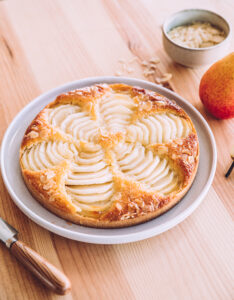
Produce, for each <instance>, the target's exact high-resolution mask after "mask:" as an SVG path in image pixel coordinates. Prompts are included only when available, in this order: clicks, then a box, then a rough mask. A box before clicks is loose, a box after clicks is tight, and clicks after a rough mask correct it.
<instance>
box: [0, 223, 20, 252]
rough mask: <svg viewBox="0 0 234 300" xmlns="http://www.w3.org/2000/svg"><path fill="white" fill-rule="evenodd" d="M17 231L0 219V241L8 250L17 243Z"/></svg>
mask: <svg viewBox="0 0 234 300" xmlns="http://www.w3.org/2000/svg"><path fill="white" fill-rule="evenodd" d="M17 234H18V231H17V230H16V229H15V228H14V227H12V226H11V225H10V224H7V222H5V221H4V220H3V219H2V218H1V217H0V240H1V241H2V242H3V243H4V244H5V245H6V246H7V248H10V247H11V245H12V243H14V242H16V241H17Z"/></svg>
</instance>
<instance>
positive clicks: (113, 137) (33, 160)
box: [20, 84, 199, 228]
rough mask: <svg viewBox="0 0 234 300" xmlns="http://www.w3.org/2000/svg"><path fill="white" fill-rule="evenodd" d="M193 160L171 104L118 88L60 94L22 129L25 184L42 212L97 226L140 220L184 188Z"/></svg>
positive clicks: (189, 127) (183, 120)
mask: <svg viewBox="0 0 234 300" xmlns="http://www.w3.org/2000/svg"><path fill="white" fill-rule="evenodd" d="M198 159H199V145H198V138H197V134H196V130H195V128H194V126H193V123H192V121H191V119H190V118H189V116H188V115H187V114H186V113H185V112H184V111H183V110H182V109H181V108H180V107H179V106H178V105H176V103H175V102H174V101H171V100H169V99H167V98H165V97H164V96H162V95H159V94H157V93H155V92H152V91H149V90H145V89H142V88H138V87H132V86H128V85H124V84H110V85H107V84H98V85H94V86H91V87H85V88H82V89H77V90H75V91H72V92H68V93H66V94H62V95H60V96H58V97H57V98H56V100H55V101H54V102H52V103H50V104H48V105H47V106H46V107H45V108H44V109H43V110H42V111H41V112H40V113H39V114H38V115H37V117H36V118H35V119H34V120H33V121H32V123H31V125H30V126H29V127H28V129H27V131H26V132H25V135H24V138H23V141H22V144H21V149H20V165H21V169H22V174H23V178H24V180H25V183H26V185H27V187H28V189H29V190H30V192H31V193H32V194H33V195H34V197H35V198H36V199H37V200H38V201H39V202H40V203H41V204H42V205H44V206H45V207H46V208H47V209H49V210H50V211H52V212H54V213H55V214H57V215H58V216H60V217H62V218H64V219H66V220H69V221H72V222H74V223H78V224H82V225H86V226H91V227H102V228H114V227H124V226H130V225H134V224H138V223H141V222H145V221H147V220H150V219H152V218H155V217H156V216H158V215H160V214H162V213H163V212H165V211H167V210H168V209H169V208H171V207H172V206H174V205H175V204H176V203H177V202H178V201H179V200H180V199H181V198H182V196H183V195H184V194H185V193H186V192H187V191H188V189H189V187H190V186H191V184H192V182H193V179H194V177H195V174H196V171H197V166H198Z"/></svg>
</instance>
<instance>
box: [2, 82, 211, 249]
mask: <svg viewBox="0 0 234 300" xmlns="http://www.w3.org/2000/svg"><path fill="white" fill-rule="evenodd" d="M104 82H105V83H116V82H122V83H126V84H129V85H136V86H139V87H143V88H146V89H150V90H153V91H156V92H159V93H160V94H163V95H165V96H166V97H168V98H169V99H174V100H175V101H176V102H177V103H178V104H179V105H180V106H181V107H182V108H183V109H184V110H185V111H186V112H187V113H188V114H189V116H190V117H191V119H192V120H193V122H194V125H195V127H196V130H197V133H198V137H199V142H200V164H199V167H198V172H197V175H196V178H195V180H194V183H193V185H192V187H191V189H190V190H189V192H188V193H187V194H186V196H185V197H184V198H183V199H182V200H181V201H180V202H179V203H178V204H177V205H176V206H175V207H173V208H172V209H171V210H169V211H168V212H167V213H165V214H163V215H161V216H159V217H157V218H156V219H154V220H151V221H148V222H146V223H144V224H140V225H136V226H132V227H128V228H121V229H95V228H88V227H83V226H79V225H75V224H69V223H68V222H66V221H65V220H63V219H61V218H59V217H57V216H56V215H54V214H52V213H51V212H49V211H48V210H46V209H45V208H44V207H42V206H41V205H40V204H39V203H38V202H37V201H36V200H35V199H34V198H33V197H32V196H31V194H30V193H29V191H28V189H27V188H26V186H25V184H24V181H23V179H22V177H21V172H20V166H19V159H18V158H19V148H20V143H21V140H22V137H23V135H24V132H25V130H26V128H27V127H28V125H29V124H30V122H31V121H32V120H33V118H34V117H35V116H36V115H37V113H38V112H39V111H40V110H41V109H42V108H43V107H44V106H45V105H46V104H48V103H49V102H51V101H52V100H54V98H55V97H56V96H57V95H59V94H61V93H64V92H67V91H70V90H73V89H76V88H81V87H84V86H89V85H92V84H95V83H104ZM215 169H216V146H215V140H214V137H213V134H212V132H211V130H210V128H209V126H208V124H207V123H206V121H205V120H204V118H203V117H202V116H201V115H200V113H199V112H198V111H197V110H196V109H195V108H194V107H193V106H192V105H191V104H189V103H188V102H187V101H186V100H184V99H183V98H181V97H180V96H178V95H177V94H175V93H173V92H171V91H169V90H167V89H165V88H163V87H161V86H157V85H155V84H152V83H149V82H146V81H143V80H138V79H130V78H119V77H118V78H117V77H96V78H87V79H83V80H78V81H75V82H71V83H67V84H65V85H63V86H60V87H57V88H55V89H53V90H51V91H49V92H48V93H45V94H43V95H41V96H39V97H38V98H36V99H35V100H34V101H32V102H30V103H29V104H28V105H27V106H26V107H25V108H24V109H23V110H22V111H21V112H20V113H19V114H18V115H17V116H16V117H15V119H14V120H13V122H12V123H11V124H10V126H9V128H8V130H7V131H6V133H5V136H4V138H3V141H2V149H1V170H2V177H3V180H4V182H5V185H6V187H7V189H8V192H9V193H10V195H11V197H12V199H13V201H14V202H15V203H16V205H17V206H18V207H19V208H20V209H21V210H22V211H23V212H24V213H25V214H26V215H27V216H28V217H29V218H30V219H32V220H33V221H35V222H36V223H37V224H39V225H41V226H42V227H44V228H46V229H48V230H50V231H52V232H54V233H57V234H59V235H62V236H64V237H67V238H70V239H74V240H77V241H82V242H88V243H97V244H118V243H127V242H133V241H139V240H143V239H146V238H149V237H152V236H155V235H157V234H160V233H162V232H164V231H166V230H168V229H170V228H172V227H174V226H175V225H177V224H178V223H180V222H182V221H183V220H184V219H185V218H186V217H188V216H189V215H190V214H191V213H192V212H193V211H194V210H195V209H196V208H197V207H198V205H199V204H200V203H201V201H202V199H203V198H204V196H205V195H206V193H207V191H208V189H209V187H210V185H211V183H212V180H213V177H214V174H215Z"/></svg>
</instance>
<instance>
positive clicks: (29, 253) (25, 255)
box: [10, 241, 71, 295]
mask: <svg viewBox="0 0 234 300" xmlns="http://www.w3.org/2000/svg"><path fill="white" fill-rule="evenodd" d="M10 249H11V252H12V253H13V254H14V256H15V257H16V258H17V259H18V260H19V261H20V262H21V263H22V264H23V265H24V266H25V267H27V269H28V270H29V271H31V272H32V273H33V274H34V275H35V276H36V277H37V278H38V279H40V281H41V282H42V283H43V284H44V285H45V286H47V287H48V288H50V289H52V290H53V291H54V292H55V293H57V294H60V295H65V294H66V293H68V292H69V291H70V289H71V283H70V281H69V279H68V278H67V276H66V275H65V274H64V273H63V272H61V271H60V270H59V269H57V268H56V267H55V266H53V265H52V264H51V263H49V262H48V261H47V260H46V259H45V258H43V257H42V256H40V255H39V254H38V253H37V252H35V251H34V250H32V249H31V248H29V247H28V246H27V245H25V244H24V243H23V242H21V241H17V242H15V243H14V244H13V245H12V246H11V248H10Z"/></svg>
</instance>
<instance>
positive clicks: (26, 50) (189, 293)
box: [0, 0, 234, 300]
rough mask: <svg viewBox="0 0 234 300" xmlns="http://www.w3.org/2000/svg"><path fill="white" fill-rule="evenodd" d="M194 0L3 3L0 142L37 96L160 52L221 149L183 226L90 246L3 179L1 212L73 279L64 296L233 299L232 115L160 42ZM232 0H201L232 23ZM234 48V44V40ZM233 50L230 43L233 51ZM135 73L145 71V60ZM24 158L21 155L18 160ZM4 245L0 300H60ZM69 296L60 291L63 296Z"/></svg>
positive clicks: (201, 4)
mask: <svg viewBox="0 0 234 300" xmlns="http://www.w3.org/2000/svg"><path fill="white" fill-rule="evenodd" d="M189 2H190V1H186V0H176V1H169V0H163V1H156V0H148V1H147V0H145V1H140V0H120V1H114V0H104V1H99V0H87V1H82V0H79V1H77V0H67V1H65V0H53V1H49V0H40V1H37V0H21V1H17V0H14V1H7V0H5V1H0V139H2V137H3V134H4V132H5V130H6V128H7V127H8V125H9V124H10V122H11V120H12V119H13V118H14V117H15V115H16V114H17V113H18V112H19V111H20V110H21V109H22V108H23V107H24V106H25V105H26V104H27V103H28V102H30V101H31V100H32V99H33V98H35V97H36V96H38V95H39V94H41V93H43V92H45V91H48V90H49V89H51V88H54V87H56V86H58V85H61V84H63V83H65V82H68V81H72V80H77V79H81V78H84V77H88V76H99V75H114V73H115V72H116V71H117V70H118V69H119V68H120V65H119V62H118V60H119V59H120V58H123V59H126V60H128V59H131V58H132V57H134V56H135V55H136V56H138V57H139V58H140V59H148V58H150V57H151V56H156V57H158V58H160V60H161V63H160V65H159V69H160V72H159V73H161V74H163V73H165V72H169V73H172V74H173V78H172V79H171V80H170V87H171V88H172V89H173V90H174V91H176V92H177V93H178V94H180V95H181V96H183V97H184V98H186V99H187V100H188V101H189V102H191V103H192V104H193V105H194V106H195V107H196V108H197V109H198V110H199V111H200V112H201V113H202V115H203V116H204V117H205V118H206V120H207V121H208V123H209V124H210V126H211V128H212V130H213V133H214V135H215V139H216V142H217V147H218V164H217V172H216V176H215V179H214V182H213V185H212V187H211V189H210V191H209V193H208V194H207V196H206V197H205V199H204V201H203V202H202V204H201V205H200V207H199V208H198V209H197V210H196V211H195V212H194V213H193V214H192V215H191V216H190V217H189V218H187V219H186V220H185V221H184V222H183V223H182V224H180V225H178V226H176V227H175V228H173V229H171V230H170V231H168V232H166V233H163V234H161V235H159V236H156V237H154V238H151V239H148V240H145V241H141V242H136V243H131V244H125V245H113V246H112V245H93V244H85V243H80V242H75V241H71V240H68V239H65V238H63V237H60V236H58V235H55V234H53V233H50V232H49V231H47V230H45V229H43V228H41V227H39V226H38V225H36V224H35V223H34V222H32V221H31V220H29V219H28V218H27V217H26V216H25V215H24V214H23V213H22V212H21V211H20V210H19V209H18V208H17V207H16V206H15V205H14V203H13V202H12V200H11V199H10V197H9V195H8V193H7V191H6V189H5V187H4V185H3V182H2V179H1V182H0V215H1V216H2V217H3V218H5V219H6V220H7V221H8V222H9V223H11V224H12V225H13V226H14V227H16V228H17V229H18V230H19V232H20V238H21V239H22V240H23V241H25V242H26V243H27V244H29V245H30V246H31V247H32V248H34V249H36V250H37V251H38V252H39V253H40V254H42V255H43V256H45V257H46V258H47V259H48V260H49V261H51V262H52V263H54V264H55V265H56V266H57V267H59V268H61V269H62V270H64V272H65V273H66V274H67V275H68V276H69V278H70V279H71V282H72V285H73V289H72V293H71V294H69V295H67V296H64V297H63V299H147V300H148V299H212V300H214V299H225V300H226V299H233V298H234V293H233V290H234V286H233V282H234V278H233V275H234V274H233V266H234V257H233V247H232V246H233V235H232V234H231V233H232V232H231V227H232V219H233V210H232V209H233V206H232V202H233V199H234V188H233V179H234V172H233V174H232V175H231V176H230V177H229V178H228V179H225V177H224V173H225V171H227V169H228V167H229V165H230V163H231V160H230V154H229V149H230V146H231V142H233V140H234V135H233V132H234V126H233V125H234V124H233V123H234V122H233V121H232V120H225V121H220V120H219V121H218V120H215V119H214V118H212V117H211V116H209V115H207V114H206V112H205V111H204V108H203V106H202V104H201V102H200V100H199V96H198V85H199V82H200V79H201V76H202V74H203V73H204V71H205V70H206V68H200V69H188V68H184V67H182V66H179V65H177V64H175V63H173V62H172V61H171V59H170V58H169V57H168V56H167V55H166V54H165V52H164V51H163V47H162V42H161V28H160V26H161V24H162V22H163V20H164V19H165V18H166V17H167V16H168V15H170V14H171V13H173V12H175V11H178V10H181V9H184V8H188V7H192V4H189ZM233 4H234V3H233V2H232V0H230V1H215V0H213V1H211V0H199V1H196V4H195V3H194V6H195V7H202V8H208V9H212V10H214V11H216V12H218V13H220V14H221V15H223V16H224V17H226V18H228V19H229V20H230V22H231V23H232V24H233V21H234V20H233V11H234V6H233ZM232 49H233V44H232ZM230 51H231V50H230ZM128 76H131V77H136V78H143V76H142V70H141V67H140V66H139V65H135V66H134V72H133V73H132V74H128ZM16 159H17V158H16ZM58 298H60V296H56V295H54V294H53V293H51V292H49V291H48V290H46V289H45V288H44V287H43V286H42V285H41V284H40V283H38V281H37V280H36V279H35V278H33V277H32V276H31V274H30V273H28V272H27V271H26V270H25V269H24V268H23V267H22V266H21V265H20V264H19V263H18V262H17V261H16V260H15V258H13V257H12V256H11V255H10V254H9V252H8V250H7V249H6V248H5V247H4V246H3V245H0V299H1V300H5V299H17V300H21V299H23V300H26V299H30V300H34V299H44V300H46V299H58ZM61 298H62V297H61Z"/></svg>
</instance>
